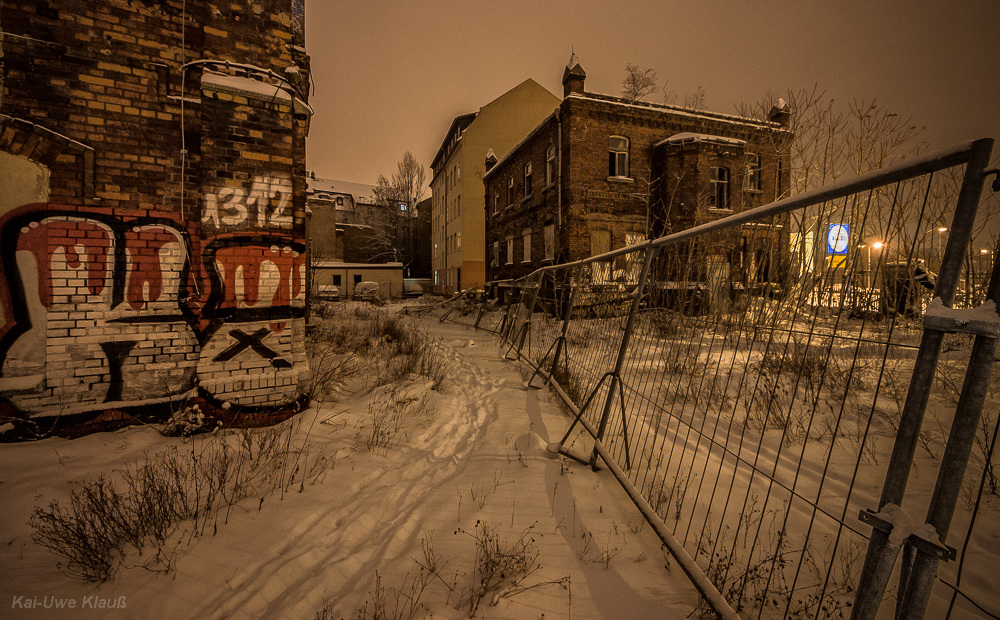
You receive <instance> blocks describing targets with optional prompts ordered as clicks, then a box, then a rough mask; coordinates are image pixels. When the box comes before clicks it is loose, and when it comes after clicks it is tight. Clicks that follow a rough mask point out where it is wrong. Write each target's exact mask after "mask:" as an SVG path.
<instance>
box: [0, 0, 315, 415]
mask: <svg viewBox="0 0 1000 620" xmlns="http://www.w3.org/2000/svg"><path fill="white" fill-rule="evenodd" d="M301 16H302V2H301V0H259V1H256V2H254V3H250V4H247V5H235V4H234V5H217V4H212V3H190V2H188V3H183V2H182V1H181V0H133V1H130V0H109V1H106V2H99V3H95V2H88V1H86V0H30V1H29V0H23V1H14V0H11V1H5V2H4V3H3V4H0V20H2V22H3V24H4V30H5V31H7V32H10V33H12V34H11V35H7V36H5V37H4V40H3V43H2V45H3V71H4V75H3V94H2V99H0V151H4V152H6V153H8V154H11V155H14V156H16V157H18V158H23V159H25V160H28V161H31V162H34V163H37V164H40V165H42V166H44V167H45V168H46V169H48V171H49V173H50V175H49V188H48V195H49V197H50V198H49V202H48V203H41V204H32V205H24V206H20V207H16V208H13V209H10V210H8V211H6V212H0V239H2V243H0V261H2V267H3V287H2V289H0V293H2V295H0V302H2V306H3V311H4V314H3V317H2V322H0V372H2V375H0V396H2V398H3V401H2V410H3V414H4V415H5V416H6V417H7V418H8V419H10V420H12V421H13V423H14V425H15V431H14V432H21V433H22V434H24V433H27V432H29V431H35V432H41V431H44V430H45V429H46V428H47V427H46V423H47V421H48V420H51V419H54V418H57V417H62V419H64V420H69V419H71V420H72V422H73V423H74V424H76V426H77V427H79V425H81V424H87V423H92V422H94V421H97V422H103V421H107V420H109V419H112V420H115V421H123V420H127V419H129V416H130V415H140V413H135V412H141V414H147V413H149V412H151V411H155V410H159V411H161V412H169V411H170V410H171V409H173V408H176V407H177V406H178V403H182V402H184V401H186V400H188V399H191V398H197V399H198V401H199V402H201V403H203V404H204V405H205V407H208V408H213V409H214V410H216V411H217V412H218V413H219V414H220V415H222V414H225V416H227V417H230V418H232V417H234V416H236V417H241V416H242V417H243V418H244V419H245V421H249V420H251V419H257V418H258V417H259V416H260V415H274V416H279V417H280V416H283V415H287V413H288V412H289V411H292V410H294V409H295V408H296V407H298V402H299V400H300V392H301V390H300V389H299V385H300V384H301V383H302V382H303V381H304V379H305V377H306V374H307V372H308V367H307V364H306V359H305V347H304V324H303V321H304V319H303V318H302V317H303V311H304V310H303V309H304V300H305V286H304V284H305V283H304V279H305V239H304V215H305V212H304V205H305V189H306V185H305V134H306V129H307V123H308V112H309V111H308V107H307V104H306V97H305V93H306V92H307V87H308V71H309V61H308V57H307V56H305V52H304V47H303V45H304V41H303V38H302V37H303V24H302V19H301ZM0 173H2V170H0ZM130 412H132V413H130ZM67 415H68V416H70V418H67V417H65V416H67ZM26 429H27V430H26Z"/></svg>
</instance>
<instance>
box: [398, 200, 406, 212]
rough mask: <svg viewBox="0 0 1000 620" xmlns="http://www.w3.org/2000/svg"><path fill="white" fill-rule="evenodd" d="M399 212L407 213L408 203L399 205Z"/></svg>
mask: <svg viewBox="0 0 1000 620" xmlns="http://www.w3.org/2000/svg"><path fill="white" fill-rule="evenodd" d="M399 210H400V211H406V203H403V202H401V203H399Z"/></svg>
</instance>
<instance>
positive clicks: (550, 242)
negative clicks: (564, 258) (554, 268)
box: [543, 224, 556, 260]
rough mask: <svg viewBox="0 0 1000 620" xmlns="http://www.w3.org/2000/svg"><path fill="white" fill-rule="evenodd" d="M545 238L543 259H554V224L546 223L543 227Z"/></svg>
mask: <svg viewBox="0 0 1000 620" xmlns="http://www.w3.org/2000/svg"><path fill="white" fill-rule="evenodd" d="M543 235H544V239H545V259H546V260H554V259H555V257H556V225H555V224H546V225H545V228H544V229H543Z"/></svg>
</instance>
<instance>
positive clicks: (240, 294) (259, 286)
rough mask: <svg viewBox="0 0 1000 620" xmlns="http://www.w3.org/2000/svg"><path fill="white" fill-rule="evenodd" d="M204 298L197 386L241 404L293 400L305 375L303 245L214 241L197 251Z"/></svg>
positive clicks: (267, 239) (273, 240) (252, 239)
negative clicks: (205, 276) (208, 322)
mask: <svg viewBox="0 0 1000 620" xmlns="http://www.w3.org/2000/svg"><path fill="white" fill-rule="evenodd" d="M204 260H205V264H206V270H207V271H208V273H209V279H210V282H211V292H210V294H209V296H208V300H207V303H206V305H205V308H204V311H203V312H204V314H205V316H207V317H210V318H211V319H212V325H213V328H212V329H211V330H210V331H209V332H208V333H206V335H205V338H204V340H203V345H202V350H201V357H200V360H199V363H198V377H199V383H200V385H201V386H202V388H203V389H205V390H206V391H207V392H209V393H210V394H211V395H212V396H214V397H215V398H217V399H219V400H224V401H228V402H234V403H238V404H241V405H258V404H266V403H267V402H268V400H269V399H273V398H275V397H279V398H281V397H283V398H286V399H291V398H294V396H295V394H296V392H297V385H298V382H299V380H300V378H301V374H302V373H303V372H304V370H305V348H304V330H305V319H304V318H303V315H304V308H305V246H304V245H303V244H302V243H297V242H290V241H289V240H288V238H287V237H279V236H242V235H235V236H230V237H223V238H217V239H214V240H212V241H211V242H210V243H208V244H207V245H206V247H205V250H204Z"/></svg>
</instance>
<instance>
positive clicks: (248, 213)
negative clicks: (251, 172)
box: [201, 175, 292, 232]
mask: <svg viewBox="0 0 1000 620" xmlns="http://www.w3.org/2000/svg"><path fill="white" fill-rule="evenodd" d="M204 201H205V203H204V209H203V211H202V216H201V224H202V227H203V228H204V229H205V231H206V232H214V231H219V230H232V229H238V228H245V227H247V226H253V227H258V228H291V227H292V180H291V178H290V177H287V176H280V175H279V176H257V177H254V179H253V182H252V183H251V184H250V186H249V187H248V188H247V187H221V188H219V189H218V190H217V191H215V192H211V193H208V194H206V195H205V198H204Z"/></svg>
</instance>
